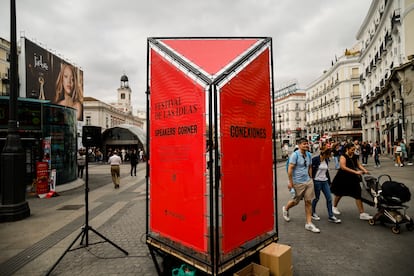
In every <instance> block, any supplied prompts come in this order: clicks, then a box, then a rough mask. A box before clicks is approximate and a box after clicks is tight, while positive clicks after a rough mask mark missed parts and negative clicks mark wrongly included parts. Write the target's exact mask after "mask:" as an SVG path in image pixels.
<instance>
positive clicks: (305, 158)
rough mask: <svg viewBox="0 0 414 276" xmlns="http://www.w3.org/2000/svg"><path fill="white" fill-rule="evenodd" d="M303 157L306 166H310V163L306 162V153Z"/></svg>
mask: <svg viewBox="0 0 414 276" xmlns="http://www.w3.org/2000/svg"><path fill="white" fill-rule="evenodd" d="M302 157H303V163H304V164H305V167H307V166H308V163H307V162H306V157H305V155H302Z"/></svg>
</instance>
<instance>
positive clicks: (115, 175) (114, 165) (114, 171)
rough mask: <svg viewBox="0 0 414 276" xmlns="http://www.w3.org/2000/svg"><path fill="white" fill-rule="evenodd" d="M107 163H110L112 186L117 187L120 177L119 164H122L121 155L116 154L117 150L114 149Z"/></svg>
mask: <svg viewBox="0 0 414 276" xmlns="http://www.w3.org/2000/svg"><path fill="white" fill-rule="evenodd" d="M108 163H109V165H111V176H112V182H113V183H114V188H115V189H119V184H120V178H121V169H120V165H121V164H122V160H121V157H119V155H118V151H116V150H115V151H114V154H113V155H112V156H111V157H109V160H108Z"/></svg>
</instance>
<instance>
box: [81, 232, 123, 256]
mask: <svg viewBox="0 0 414 276" xmlns="http://www.w3.org/2000/svg"><path fill="white" fill-rule="evenodd" d="M89 230H91V231H92V232H94V233H95V234H96V235H98V236H99V237H101V238H102V239H104V240H105V241H107V242H109V243H110V244H112V245H113V246H114V247H116V248H118V249H119V250H120V251H122V252H123V253H124V254H125V255H128V252H127V251H125V250H124V249H122V248H121V247H119V246H118V245H117V244H115V243H114V242H112V241H111V240H109V239H108V238H107V237H105V236H104V235H102V234H101V233H99V232H98V231H96V230H95V229H93V228H92V227H89Z"/></svg>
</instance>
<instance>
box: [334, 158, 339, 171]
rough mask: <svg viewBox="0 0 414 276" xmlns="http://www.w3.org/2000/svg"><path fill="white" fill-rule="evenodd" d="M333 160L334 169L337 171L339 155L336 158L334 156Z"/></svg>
mask: <svg viewBox="0 0 414 276" xmlns="http://www.w3.org/2000/svg"><path fill="white" fill-rule="evenodd" d="M334 160H335V169H337V170H338V169H339V155H338V156H334Z"/></svg>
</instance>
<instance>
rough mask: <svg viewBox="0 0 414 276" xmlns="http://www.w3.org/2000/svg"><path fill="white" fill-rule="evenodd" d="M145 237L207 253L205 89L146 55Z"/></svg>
mask: <svg viewBox="0 0 414 276" xmlns="http://www.w3.org/2000/svg"><path fill="white" fill-rule="evenodd" d="M150 96H151V98H150V101H151V104H150V106H151V109H150V137H151V140H150V153H151V156H150V231H151V232H155V233H159V234H160V235H161V236H163V237H166V238H168V239H171V240H173V241H176V242H178V243H181V244H182V245H184V246H188V247H190V248H192V249H194V250H199V251H202V252H206V250H207V242H206V236H207V235H206V231H207V230H206V224H207V223H206V216H205V213H206V199H205V189H206V188H205V186H206V180H205V176H204V172H205V170H206V161H205V155H204V150H205V148H206V142H205V136H204V134H205V132H206V123H205V117H204V113H205V95H204V89H203V87H201V86H200V85H198V84H197V83H196V82H195V81H194V80H192V79H190V78H188V77H187V76H186V75H184V74H183V73H182V72H181V71H179V70H177V68H175V67H173V66H172V65H171V64H170V63H168V62H167V61H166V60H165V59H163V58H162V57H161V56H160V55H159V54H157V53H156V52H155V51H153V50H152V51H151V95H150Z"/></svg>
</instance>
